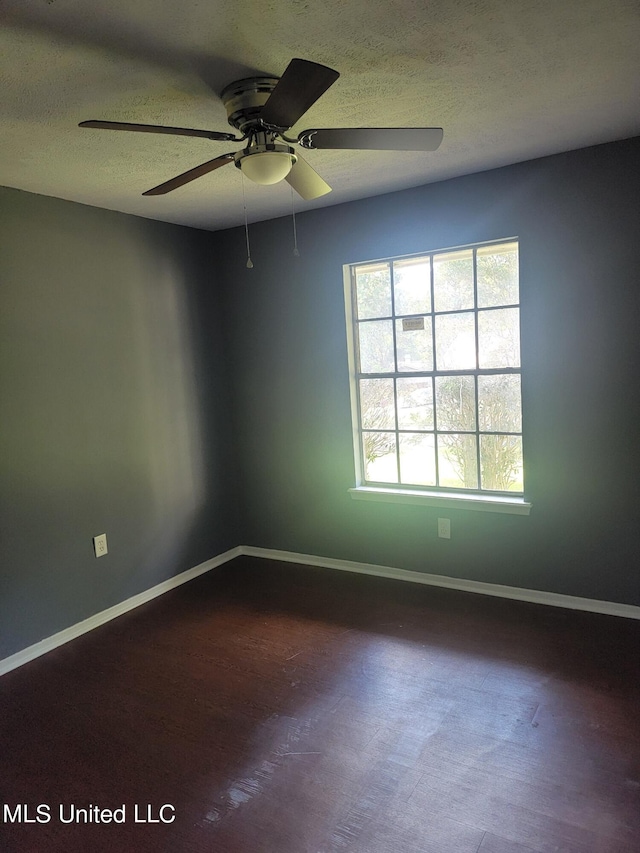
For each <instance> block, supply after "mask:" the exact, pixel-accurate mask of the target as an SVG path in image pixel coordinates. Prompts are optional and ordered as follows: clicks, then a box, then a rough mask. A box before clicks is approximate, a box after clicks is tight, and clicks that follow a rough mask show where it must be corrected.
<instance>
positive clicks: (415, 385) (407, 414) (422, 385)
mask: <svg viewBox="0 0 640 853" xmlns="http://www.w3.org/2000/svg"><path fill="white" fill-rule="evenodd" d="M385 381H386V380H385ZM396 386H397V387H396V393H397V395H398V428H399V429H433V388H432V385H431V379H398V380H397V381H396Z"/></svg>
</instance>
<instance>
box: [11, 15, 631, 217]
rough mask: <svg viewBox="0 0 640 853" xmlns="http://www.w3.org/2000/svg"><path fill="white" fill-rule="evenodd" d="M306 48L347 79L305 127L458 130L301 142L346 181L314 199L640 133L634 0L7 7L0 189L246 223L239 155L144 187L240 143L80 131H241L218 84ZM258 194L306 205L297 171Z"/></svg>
mask: <svg viewBox="0 0 640 853" xmlns="http://www.w3.org/2000/svg"><path fill="white" fill-rule="evenodd" d="M293 57H302V58H304V59H309V60H313V61H315V62H320V63H322V64H324V65H329V66H330V67H332V68H335V69H336V70H338V71H339V72H340V74H341V76H340V79H339V80H338V81H337V82H336V83H335V84H334V85H333V86H332V88H331V89H329V91H328V92H327V93H326V94H325V95H324V96H323V97H322V98H321V99H320V100H319V101H318V102H317V104H316V105H314V106H313V107H312V108H311V109H310V110H309V112H308V113H307V114H306V115H305V116H304V117H303V118H302V120H301V121H300V122H299V124H298V125H296V128H295V129H294V130H295V131H296V132H299V131H300V130H302V129H305V128H308V127H336V126H344V127H358V126H372V127H375V126H390V127H393V126H432V125H433V126H441V127H444V130H445V135H444V141H443V143H442V146H441V147H440V149H439V150H438V151H437V152H435V153H428V154H425V153H412V152H401V153H391V152H373V151H372V152H353V151H349V152H347V151H345V152H341V151H309V152H305V158H306V159H307V160H308V161H309V162H310V163H311V165H312V166H313V167H314V168H315V169H316V170H317V171H319V172H320V174H321V175H322V176H323V177H324V178H325V180H326V181H328V183H329V184H330V185H331V186H332V187H333V192H332V193H330V194H329V195H327V196H325V197H323V198H321V199H318V200H317V201H315V202H303V201H302V200H301V199H298V198H296V209H297V210H298V211H300V210H305V209H309V208H310V207H318V206H326V205H331V204H337V203H340V202H344V201H348V200H351V199H357V198H363V197H367V196H372V195H378V194H380V193H384V192H389V191H392V190H395V189H402V188H406V187H411V186H418V185H420V184H425V183H429V182H432V181H437V180H442V179H444V178H450V177H454V176H457V175H462V174H468V173H470V172H476V171H481V170H484V169H489V168H492V167H496V166H501V165H506V164H508V163H514V162H518V161H521V160H528V159H530V158H533V157H539V156H544V155H546V154H553V153H556V152H559V151H565V150H569V149H573V148H581V147H584V146H587V145H593V144H596V143H600V142H608V141H611V140H615V139H623V138H627V137H631V136H636V135H639V134H640V74H639V72H640V4H639V3H638V2H637V0H433V2H429V3H427V2H423V0H422V1H421V0H346V2H345V0H179V2H176V0H135V2H132V0H109V2H108V3H97V2H89V0H0V184H3V185H5V186H9V187H16V188H18V189H23V190H28V191H30V192H35V193H40V194H43V195H49V196H56V197H59V198H64V199H70V200H72V201H77V202H82V203H84V204H90V205H95V206H98V207H104V208H109V209H112V210H119V211H124V212H126V213H132V214H136V215H139V216H146V217H150V218H153V219H160V220H165V221H167V222H175V223H180V224H183V225H192V226H196V227H199V228H207V229H212V230H216V229H220V228H226V227H230V226H232V225H237V224H239V223H241V222H242V221H243V207H242V190H241V176H240V173H239V170H237V169H235V168H234V167H233V166H232V165H229V166H225V167H224V168H223V169H220V170H218V171H217V172H213V173H211V174H209V175H207V176H205V177H203V178H200V179H199V180H197V181H195V182H193V183H190V184H188V185H187V186H184V187H182V188H181V189H178V190H176V191H174V192H173V193H170V194H168V195H164V196H157V197H145V198H143V197H142V196H141V193H142V192H143V191H144V190H146V189H149V188H150V187H153V186H155V185H156V184H158V183H160V182H161V181H164V180H167V179H168V178H170V177H173V176H174V175H176V174H178V173H180V172H183V171H185V170H186V169H189V168H191V167H193V166H196V165H198V164H199V163H201V162H204V161H206V160H210V159H211V158H212V157H215V156H217V155H218V154H223V153H226V152H227V151H231V150H235V149H236V148H238V147H240V146H236V145H234V144H233V143H228V142H226V143H225V142H210V141H208V140H204V139H197V138H190V137H175V136H160V135H151V134H137V133H115V132H112V131H106V130H102V131H100V130H86V129H79V128H78V127H77V124H78V122H80V121H82V120H85V119H108V120H113V121H130V122H136V121H137V122H142V123H146V124H168V125H179V126H185V127H195V128H204V129H211V130H222V131H231V128H229V126H228V125H227V121H226V114H225V110H224V108H223V106H222V103H221V101H220V99H219V97H218V93H219V92H220V91H221V90H222V89H223V88H224V86H225V85H227V84H228V83H230V82H231V81H233V80H237V79H239V78H242V77H247V76H252V75H254V74H269V75H274V76H279V75H280V74H282V72H283V71H284V69H285V68H286V66H287V64H288V62H289V60H290V59H291V58H293ZM245 188H246V193H247V207H248V211H249V220H250V221H256V220H260V219H269V218H272V217H275V216H282V215H284V214H286V213H287V212H289V211H290V210H291V194H290V189H289V186H288V185H287V184H285V183H282V184H279V185H276V186H274V187H258V186H256V185H254V184H251V183H250V182H248V181H245Z"/></svg>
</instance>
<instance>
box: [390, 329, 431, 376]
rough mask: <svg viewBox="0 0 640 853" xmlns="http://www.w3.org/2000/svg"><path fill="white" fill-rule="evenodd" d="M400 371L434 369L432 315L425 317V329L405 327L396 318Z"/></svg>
mask: <svg viewBox="0 0 640 853" xmlns="http://www.w3.org/2000/svg"><path fill="white" fill-rule="evenodd" d="M396 347H397V350H398V371H400V372H401V371H404V370H407V371H409V370H424V371H427V370H433V337H432V335H431V317H425V318H424V329H407V330H405V329H403V327H402V320H396Z"/></svg>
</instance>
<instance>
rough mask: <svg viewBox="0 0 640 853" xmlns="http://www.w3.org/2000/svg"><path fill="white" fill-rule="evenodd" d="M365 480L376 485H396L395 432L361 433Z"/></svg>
mask: <svg viewBox="0 0 640 853" xmlns="http://www.w3.org/2000/svg"><path fill="white" fill-rule="evenodd" d="M362 451H363V454H364V476H365V480H368V481H372V482H376V483H397V482H398V462H397V459H396V434H395V432H363V433H362Z"/></svg>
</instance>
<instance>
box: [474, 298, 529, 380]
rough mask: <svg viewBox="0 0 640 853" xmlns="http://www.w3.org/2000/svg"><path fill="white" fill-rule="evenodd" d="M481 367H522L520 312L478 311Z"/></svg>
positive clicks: (508, 309) (507, 310)
mask: <svg viewBox="0 0 640 853" xmlns="http://www.w3.org/2000/svg"><path fill="white" fill-rule="evenodd" d="M478 355H479V360H480V367H520V310H519V309H518V308H502V309H497V310H495V311H478Z"/></svg>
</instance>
